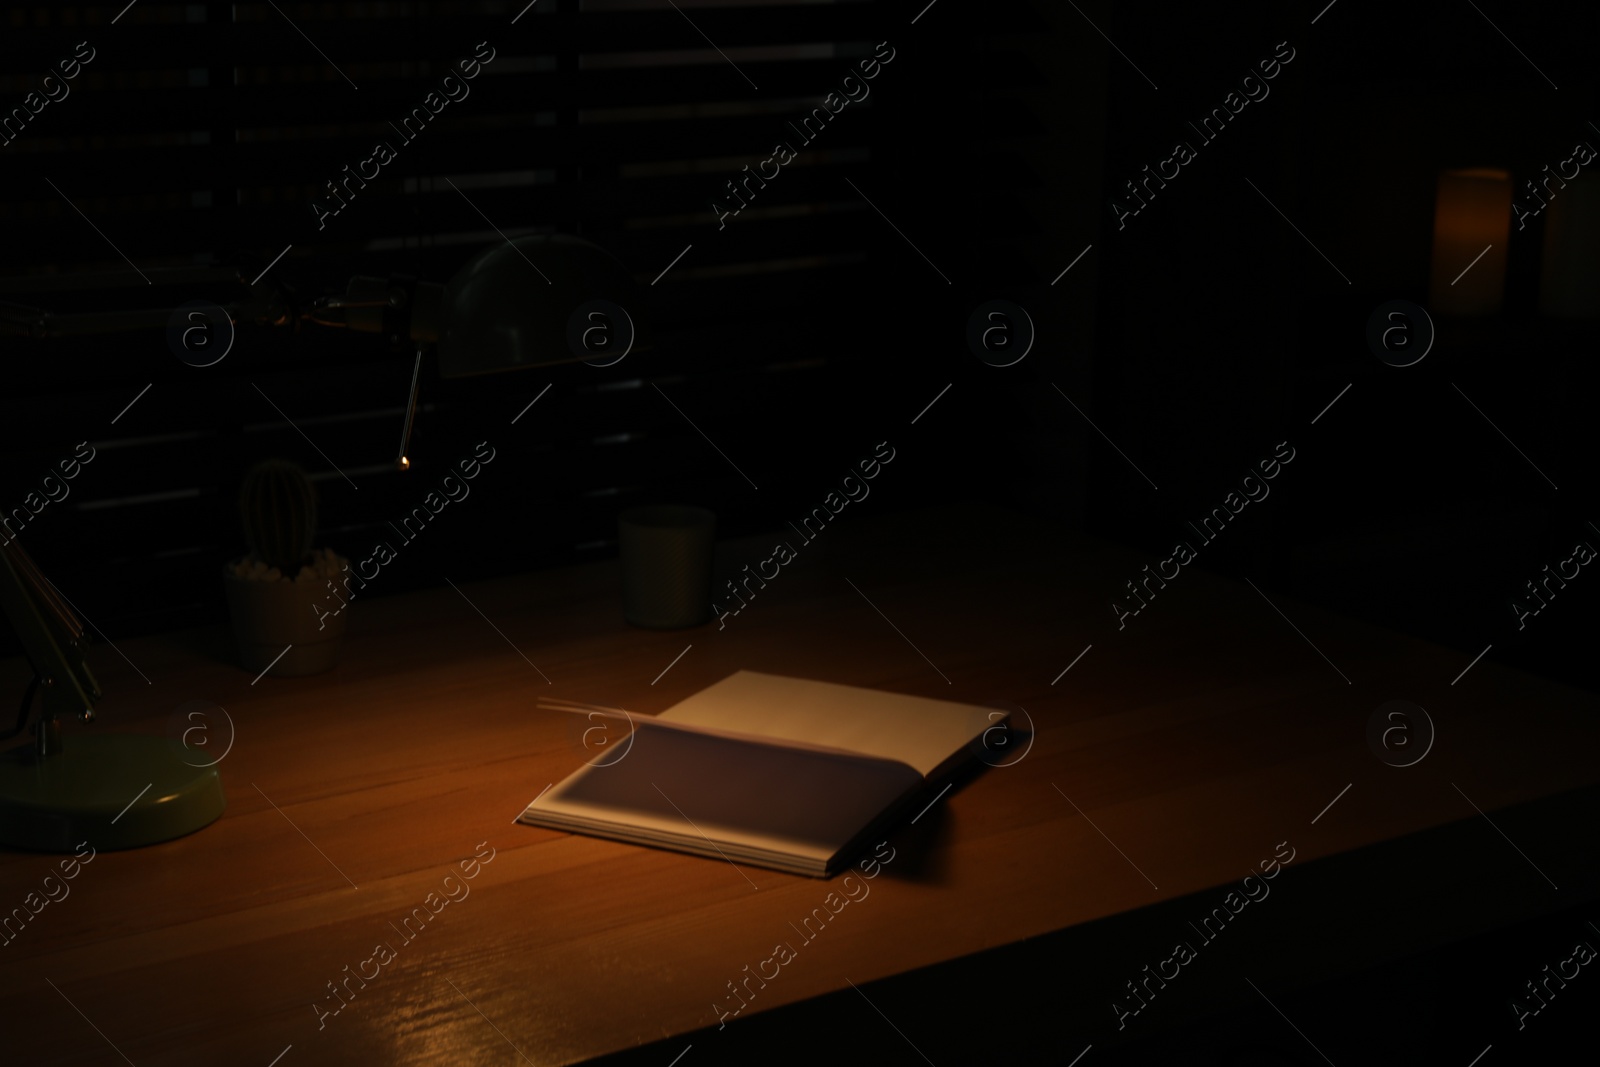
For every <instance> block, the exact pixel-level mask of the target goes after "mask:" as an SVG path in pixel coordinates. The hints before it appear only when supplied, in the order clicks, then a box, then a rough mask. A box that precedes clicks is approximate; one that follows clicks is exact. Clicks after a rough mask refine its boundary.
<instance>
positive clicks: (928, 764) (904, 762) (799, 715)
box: [518, 671, 1006, 878]
mask: <svg viewBox="0 0 1600 1067" xmlns="http://www.w3.org/2000/svg"><path fill="white" fill-rule="evenodd" d="M1005 715H1006V713H1005V712H1002V711H997V710H994V709H991V708H985V707H977V706H974V705H971V704H955V703H951V702H950V701H946V700H930V699H928V698H926V697H914V696H905V695H903V694H900V693H885V692H881V691H878V690H875V689H860V688H857V687H855V686H848V685H835V684H832V683H830V682H814V681H808V680H806V679H802V678H783V677H779V676H777V675H772V674H758V673H756V672H754V671H739V672H738V673H737V674H733V675H730V676H728V677H727V678H724V679H723V680H722V681H720V682H718V683H716V684H715V685H713V686H710V687H708V688H706V689H702V690H701V691H700V692H698V693H696V694H694V695H693V696H691V697H689V698H688V699H686V700H684V701H682V702H680V703H678V704H675V705H673V706H672V707H671V708H668V709H667V710H666V711H663V712H662V713H661V714H659V715H656V716H653V717H649V716H634V717H633V719H632V722H633V732H632V734H631V735H629V736H628V737H627V738H624V739H623V740H621V741H619V742H616V745H617V749H616V751H615V752H612V753H609V754H608V755H607V757H606V758H605V759H604V760H603V761H601V760H597V761H594V762H591V763H588V764H585V765H584V766H583V767H580V768H579V769H578V770H577V771H575V772H573V773H572V774H571V775H569V776H568V777H566V778H565V779H563V780H562V781H561V782H559V783H557V784H556V785H555V786H554V787H552V788H550V789H547V790H546V791H545V792H544V793H543V794H541V795H540V796H539V797H537V798H536V799H535V800H534V801H533V803H531V804H529V805H528V807H527V809H526V810H525V811H523V813H522V815H521V816H520V817H519V820H518V821H520V822H524V823H529V824H531V825H535V826H545V827H550V828H552V829H556V830H568V831H571V832H573V833H581V834H591V835H593V836H596V837H609V838H613V839H615V840H618V841H629V842H633V843H635V844H640V845H653V846H656V847H658V848H670V849H676V850H678V851H680V852H693V853H697V854H699V855H704V856H711V857H718V856H720V857H722V858H724V859H727V860H729V861H731V862H734V863H749V864H752V865H755V866H759V867H771V868H775V869H777V870H780V871H788V872H790V873H792V874H804V875H810V876H812V877H817V878H821V877H827V876H828V875H830V874H832V873H833V872H834V871H835V870H837V869H838V868H839V867H840V866H842V865H844V864H845V863H848V862H849V860H850V858H851V855H852V854H853V852H854V850H855V849H857V848H858V847H859V846H861V845H862V844H864V843H865V842H866V839H867V837H868V836H869V835H871V834H872V833H873V832H875V831H877V830H879V829H881V828H882V827H883V825H884V824H885V823H886V822H888V821H889V820H890V819H892V818H894V817H895V816H896V815H898V814H899V813H900V811H901V810H902V809H903V808H904V807H905V806H906V805H908V804H910V803H911V802H913V801H915V800H916V799H917V798H918V797H919V796H920V795H921V793H922V787H923V786H924V785H925V784H926V783H928V782H931V781H934V780H937V779H939V778H941V777H943V776H944V775H945V774H947V773H948V772H949V771H951V770H952V769H954V768H955V767H956V766H958V765H959V764H961V763H962V762H964V761H965V760H966V758H967V757H968V756H969V755H970V754H971V752H972V751H973V750H974V746H975V745H976V744H977V743H979V739H980V738H981V737H982V736H983V734H984V732H985V731H987V730H989V729H991V728H994V727H996V726H998V725H999V724H1000V723H1001V722H1003V721H1004V719H1005ZM608 747H610V746H608Z"/></svg>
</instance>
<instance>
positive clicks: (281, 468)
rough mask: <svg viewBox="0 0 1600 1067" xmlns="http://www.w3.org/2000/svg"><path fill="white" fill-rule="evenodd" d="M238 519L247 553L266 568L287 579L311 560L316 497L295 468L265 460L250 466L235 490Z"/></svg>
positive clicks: (286, 463)
mask: <svg viewBox="0 0 1600 1067" xmlns="http://www.w3.org/2000/svg"><path fill="white" fill-rule="evenodd" d="M239 518H240V519H241V521H242V522H243V523H244V536H245V539H246V540H247V541H248V542H249V543H250V550H251V551H252V552H254V553H255V554H256V555H257V556H258V557H260V558H261V560H262V562H264V563H265V564H266V565H267V566H268V567H276V568H278V569H279V570H280V571H282V572H283V574H284V575H285V576H286V577H293V576H294V575H295V573H297V572H298V571H299V569H300V565H301V564H303V563H305V562H306V561H307V560H309V559H310V558H311V539H312V538H313V537H314V536H315V535H316V532H317V494H316V490H315V489H314V488H313V487H312V485H311V481H310V479H308V478H307V477H306V473H305V471H303V470H301V469H300V468H299V466H297V465H296V464H294V463H290V462H289V461H287V460H282V459H269V460H264V461H262V462H261V463H258V464H256V465H255V466H254V467H252V468H250V472H249V473H248V474H246V475H245V477H244V484H243V485H241V486H240V487H239Z"/></svg>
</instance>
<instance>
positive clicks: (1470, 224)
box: [1428, 167, 1511, 315]
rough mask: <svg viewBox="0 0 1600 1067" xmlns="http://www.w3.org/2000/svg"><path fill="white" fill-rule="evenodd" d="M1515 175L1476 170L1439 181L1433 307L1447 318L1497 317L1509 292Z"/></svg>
mask: <svg viewBox="0 0 1600 1067" xmlns="http://www.w3.org/2000/svg"><path fill="white" fill-rule="evenodd" d="M1510 233H1511V175H1510V174H1509V173H1507V172H1506V171H1503V170H1495V169H1492V168H1487V167H1475V168H1471V169H1467V170H1446V171H1443V172H1442V173H1440V175H1439V195H1438V199H1437V200H1436V202H1435V206H1434V212H1433V277H1432V284H1431V285H1430V286H1429V295H1428V303H1429V305H1430V307H1431V308H1432V309H1433V310H1434V311H1436V312H1440V313H1442V314H1445V315H1492V314H1494V313H1495V312H1497V311H1499V310H1500V305H1501V302H1502V301H1503V300H1504V298H1505V289H1506V241H1507V239H1508V238H1509V236H1510Z"/></svg>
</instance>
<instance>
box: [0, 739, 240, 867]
mask: <svg viewBox="0 0 1600 1067" xmlns="http://www.w3.org/2000/svg"><path fill="white" fill-rule="evenodd" d="M184 752H191V753H193V756H192V757H191V758H195V759H202V758H204V757H202V756H201V755H200V754H199V753H198V752H195V751H194V750H192V749H180V748H178V747H177V746H176V745H175V744H174V743H173V742H172V741H170V740H168V739H167V738H165V737H152V736H149V735H145V734H82V733H75V734H72V735H70V736H68V737H67V738H66V743H65V745H64V746H63V747H62V750H61V751H60V752H58V753H56V754H55V755H53V756H46V757H43V758H40V757H37V756H35V755H34V752H33V746H32V745H19V746H18V747H16V748H13V749H9V750H7V751H4V752H0V845H7V846H10V847H12V848H27V849H34V850H37V851H40V852H72V851H74V850H75V849H77V848H78V847H79V846H80V845H81V844H82V843H83V842H85V841H87V842H88V843H89V844H90V845H91V846H93V847H94V848H95V849H96V850H98V851H104V850H107V849H118V848H137V847H139V846H140V845H150V844H154V843H156V842H157V841H168V840H171V839H172V838H174V837H182V836H183V835H184V834H188V833H193V832H194V831H196V830H198V829H200V828H201V827H202V826H208V825H210V824H211V823H212V822H215V821H216V819H217V818H218V816H220V815H221V814H222V811H223V809H224V808H225V807H227V804H228V801H227V797H226V796H224V794H223V792H222V778H221V776H220V775H218V774H217V768H216V767H215V766H206V767H194V766H190V765H189V764H187V763H185V762H184V761H183V759H182V754H183V753H184Z"/></svg>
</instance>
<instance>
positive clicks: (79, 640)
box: [0, 538, 100, 755]
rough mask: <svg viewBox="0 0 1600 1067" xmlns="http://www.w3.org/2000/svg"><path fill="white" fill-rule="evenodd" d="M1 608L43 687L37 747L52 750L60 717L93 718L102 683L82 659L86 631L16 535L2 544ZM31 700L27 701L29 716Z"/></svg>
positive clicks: (24, 706) (0, 568) (50, 751)
mask: <svg viewBox="0 0 1600 1067" xmlns="http://www.w3.org/2000/svg"><path fill="white" fill-rule="evenodd" d="M0 608H3V609H4V611H5V615H6V618H7V620H9V621H10V623H11V628H12V629H13V630H14V631H15V632H16V634H17V638H18V639H19V640H20V641H21V642H22V650H23V654H24V655H25V656H26V657H27V659H28V663H29V664H30V665H31V666H32V667H33V671H34V674H35V675H36V681H37V682H38V684H40V685H42V686H43V688H44V700H43V706H42V709H41V711H40V716H39V721H40V729H39V731H38V742H37V751H38V752H39V754H40V755H50V754H53V753H54V752H55V751H56V750H57V748H58V746H59V738H60V735H59V732H58V728H57V721H58V717H59V716H61V715H67V716H73V715H82V716H83V717H84V718H85V719H88V718H91V717H93V713H94V705H95V702H96V701H98V700H99V699H100V685H99V683H98V682H96V681H95V678H94V675H93V673H91V672H90V670H89V665H88V663H86V662H85V661H84V657H83V651H84V647H85V646H86V645H87V643H88V641H87V635H86V634H85V633H84V630H83V627H82V625H81V624H80V623H79V621H78V619H77V616H76V615H74V614H73V613H72V611H71V609H70V608H69V607H67V606H66V605H64V604H63V603H61V601H60V600H59V599H57V596H56V594H55V591H54V589H53V587H51V586H50V583H49V581H48V580H47V579H46V578H45V577H44V575H43V574H41V573H40V572H39V569H38V568H37V567H36V566H35V565H34V563H33V560H32V559H30V558H29V557H28V554H27V553H26V552H24V551H23V549H22V545H21V544H20V543H19V542H18V541H17V539H16V538H12V539H11V540H9V541H6V542H4V543H3V544H0ZM30 696H31V693H30ZM30 702H31V701H25V702H24V704H23V714H24V717H25V716H26V712H27V705H28V703H30Z"/></svg>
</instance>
